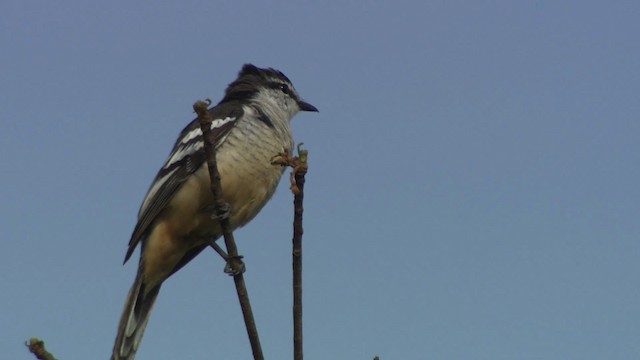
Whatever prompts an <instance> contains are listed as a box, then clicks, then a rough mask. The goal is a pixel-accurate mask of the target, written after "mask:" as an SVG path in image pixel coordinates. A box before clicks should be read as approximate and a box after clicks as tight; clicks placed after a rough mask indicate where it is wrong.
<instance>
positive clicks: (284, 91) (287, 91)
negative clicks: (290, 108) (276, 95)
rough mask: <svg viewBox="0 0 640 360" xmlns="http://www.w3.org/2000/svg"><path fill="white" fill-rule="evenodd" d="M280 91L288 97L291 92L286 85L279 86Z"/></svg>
mask: <svg viewBox="0 0 640 360" xmlns="http://www.w3.org/2000/svg"><path fill="white" fill-rule="evenodd" d="M280 90H281V91H282V92H283V93H285V94H287V95H289V93H290V92H291V89H289V85H287V84H281V85H280Z"/></svg>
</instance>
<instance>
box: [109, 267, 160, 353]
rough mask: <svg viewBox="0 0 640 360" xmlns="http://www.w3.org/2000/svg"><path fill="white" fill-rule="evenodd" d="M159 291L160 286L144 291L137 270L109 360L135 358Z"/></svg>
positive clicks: (140, 273)
mask: <svg viewBox="0 0 640 360" xmlns="http://www.w3.org/2000/svg"><path fill="white" fill-rule="evenodd" d="M159 291H160V285H158V286H156V287H155V288H154V289H150V290H147V289H145V286H144V281H143V275H142V270H138V275H136V280H135V281H134V282H133V285H132V286H131V290H129V295H127V300H126V301H125V303H124V309H123V310H122V315H121V316H120V323H119V324H118V335H117V336H116V341H115V344H114V345H113V354H112V355H111V360H133V359H134V358H135V356H136V351H137V350H138V345H139V344H140V340H142V335H143V333H144V328H145V327H146V326H147V322H148V321H149V315H150V314H151V308H153V303H154V302H155V301H156V297H157V296H158V292H159Z"/></svg>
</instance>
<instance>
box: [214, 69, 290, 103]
mask: <svg viewBox="0 0 640 360" xmlns="http://www.w3.org/2000/svg"><path fill="white" fill-rule="evenodd" d="M282 82H284V83H286V84H291V81H290V80H289V78H288V77H287V76H286V75H285V74H283V73H282V72H281V71H279V70H276V69H272V68H266V69H262V68H259V67H257V66H255V65H252V64H245V65H244V66H243V67H242V70H240V72H239V73H238V78H237V79H236V80H234V81H233V82H232V83H231V84H229V86H227V89H226V90H225V95H224V98H223V99H222V101H220V103H223V102H228V101H233V100H246V99H250V98H252V97H253V96H254V95H255V93H257V92H258V91H259V89H260V88H261V87H275V86H277V85H279V84H280V83H282Z"/></svg>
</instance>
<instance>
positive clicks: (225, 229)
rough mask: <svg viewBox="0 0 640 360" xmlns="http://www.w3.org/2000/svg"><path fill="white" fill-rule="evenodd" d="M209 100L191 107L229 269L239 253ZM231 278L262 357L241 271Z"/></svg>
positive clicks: (256, 354) (235, 266)
mask: <svg viewBox="0 0 640 360" xmlns="http://www.w3.org/2000/svg"><path fill="white" fill-rule="evenodd" d="M210 104H211V101H210V100H208V103H207V102H204V101H197V102H196V103H195V104H193V109H194V110H195V112H196V114H198V121H199V122H200V128H201V130H202V139H203V141H204V150H205V153H206V156H207V165H208V166H209V177H210V178H211V192H212V193H213V203H214V208H215V210H214V211H215V213H216V215H217V216H218V221H219V222H220V227H221V228H222V234H223V235H224V242H225V245H226V247H227V253H228V258H227V262H228V264H229V266H230V267H231V269H232V270H239V266H240V265H241V260H240V257H239V256H238V248H237V247H236V243H235V240H234V238H233V233H232V232H231V230H230V227H229V218H228V212H229V211H230V210H229V206H228V205H227V204H226V203H225V201H224V199H223V198H222V189H221V186H220V173H219V172H218V166H217V163H216V149H215V146H214V145H213V144H214V139H212V138H211V131H210V130H211V122H212V120H213V119H212V118H211V113H210V112H209V110H208V108H207V107H208V105H210ZM233 281H234V283H235V285H236V292H237V293H238V300H239V301H240V307H241V308H242V315H243V317H244V324H245V326H246V328H247V335H248V336H249V342H250V343H251V350H252V352H253V358H254V359H255V360H264V355H263V354H262V347H261V346H260V338H259V337H258V330H257V328H256V323H255V320H254V318H253V312H252V311H251V303H250V302H249V295H248V293H247V287H246V286H245V283H244V277H243V275H242V271H237V272H236V273H235V274H234V275H233Z"/></svg>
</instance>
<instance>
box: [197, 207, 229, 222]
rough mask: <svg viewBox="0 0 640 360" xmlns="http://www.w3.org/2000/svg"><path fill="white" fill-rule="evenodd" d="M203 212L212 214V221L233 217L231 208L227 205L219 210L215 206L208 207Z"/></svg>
mask: <svg viewBox="0 0 640 360" xmlns="http://www.w3.org/2000/svg"><path fill="white" fill-rule="evenodd" d="M203 211H205V212H210V213H211V219H212V220H222V219H228V218H229V217H230V216H231V207H230V206H229V204H227V203H224V204H223V205H222V206H221V207H219V208H216V206H215V205H208V206H205V207H204V209H203Z"/></svg>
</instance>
